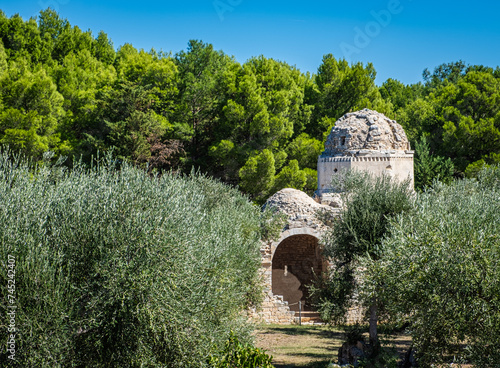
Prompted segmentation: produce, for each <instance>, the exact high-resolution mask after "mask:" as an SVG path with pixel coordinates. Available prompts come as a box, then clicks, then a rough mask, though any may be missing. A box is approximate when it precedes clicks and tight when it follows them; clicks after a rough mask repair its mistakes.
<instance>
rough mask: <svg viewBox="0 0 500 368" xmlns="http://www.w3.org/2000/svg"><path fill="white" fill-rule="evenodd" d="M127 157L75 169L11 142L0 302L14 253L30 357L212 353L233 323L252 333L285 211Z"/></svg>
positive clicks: (155, 363) (0, 160)
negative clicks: (267, 254) (252, 315)
mask: <svg viewBox="0 0 500 368" xmlns="http://www.w3.org/2000/svg"><path fill="white" fill-rule="evenodd" d="M117 162H118V161H117V160H110V159H105V160H102V162H100V163H98V164H95V165H94V166H93V168H92V169H86V168H84V167H83V166H82V165H79V164H74V165H73V168H72V169H71V170H70V171H68V170H66V169H65V168H64V167H63V166H60V165H56V166H50V165H49V164H48V158H46V160H44V161H43V163H42V164H41V165H37V166H30V165H28V164H27V163H25V162H23V161H22V160H20V159H15V158H12V157H9V153H8V152H3V153H1V154H0V202H1V203H2V206H1V207H0V264H1V267H0V300H1V303H0V314H2V315H3V316H6V313H7V311H8V310H7V303H8V299H7V295H8V294H7V285H8V283H7V278H8V275H7V272H8V268H7V261H8V259H9V255H10V256H11V257H15V268H14V269H15V296H16V299H15V305H16V306H17V307H18V308H17V314H16V323H15V324H16V328H17V331H16V332H15V334H16V343H17V346H16V359H17V361H18V362H19V364H20V366H23V367H51V368H52V367H89V366H92V367H145V366H147V367H195V366H196V367H200V366H203V365H204V363H203V362H205V364H208V363H209V362H208V357H209V356H213V357H214V358H218V357H222V356H224V354H226V353H227V351H226V350H225V349H226V347H225V343H226V341H228V340H229V339H230V337H231V336H233V335H231V331H233V332H234V334H235V335H234V336H236V337H237V338H239V339H242V341H246V339H247V338H248V334H247V333H248V327H249V326H247V322H246V318H245V317H244V315H243V314H242V311H244V310H245V309H246V308H247V307H248V306H249V305H250V304H251V303H254V302H255V301H257V300H258V298H259V296H260V289H259V288H260V286H259V285H260V284H259V280H260V278H259V276H258V275H259V274H258V269H259V266H260V253H259V248H260V239H261V236H262V235H268V233H269V231H270V230H272V229H271V228H272V226H268V227H266V228H263V223H269V224H270V225H272V218H271V217H270V216H269V214H265V215H264V216H263V217H262V215H261V212H260V208H258V207H256V206H254V205H252V204H251V203H249V201H248V200H247V198H245V197H244V196H242V195H241V194H240V193H239V192H238V191H237V190H235V189H230V188H228V187H227V186H225V185H224V184H221V183H219V182H216V181H214V180H211V179H208V178H206V177H204V176H200V175H196V174H191V175H188V176H185V177H179V176H175V175H171V174H165V175H162V176H161V177H150V176H148V175H147V174H146V173H145V172H144V171H142V170H140V169H137V168H133V167H131V166H129V165H128V164H123V165H121V167H120V168H119V170H117V168H116V167H114V166H113V165H114V164H116V163H117ZM264 225H265V224H264ZM263 230H264V232H263ZM9 311H10V310H9ZM6 330H7V325H6V324H2V326H1V328H0V332H1V333H0V335H1V337H0V339H1V340H0V341H1V345H2V346H4V347H5V346H6V343H7V337H8V336H9V334H8V333H7V331H6ZM234 336H233V337H234ZM0 359H1V361H3V362H6V361H7V352H6V349H2V351H1V352H0Z"/></svg>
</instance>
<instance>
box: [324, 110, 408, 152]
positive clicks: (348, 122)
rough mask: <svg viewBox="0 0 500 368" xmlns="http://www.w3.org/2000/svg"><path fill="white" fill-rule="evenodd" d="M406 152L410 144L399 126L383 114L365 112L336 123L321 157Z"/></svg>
mask: <svg viewBox="0 0 500 368" xmlns="http://www.w3.org/2000/svg"><path fill="white" fill-rule="evenodd" d="M407 150H410V143H409V142H408V138H407V137H406V134H405V132H404V130H403V127H402V126H401V125H399V124H398V123H397V122H396V121H395V120H391V119H389V118H388V117H387V116H385V115H384V114H381V113H379V112H377V111H373V110H369V109H364V110H361V111H357V112H352V113H348V114H345V115H344V116H342V117H341V118H340V119H339V120H337V121H336V122H335V126H334V127H333V128H332V131H331V132H330V135H329V136H328V138H327V140H326V143H325V151H324V152H323V153H322V155H321V156H322V157H325V156H327V157H334V156H353V155H356V154H359V153H363V151H364V152H365V153H369V152H373V151H378V152H383V153H396V152H395V151H407ZM360 151H361V152H360Z"/></svg>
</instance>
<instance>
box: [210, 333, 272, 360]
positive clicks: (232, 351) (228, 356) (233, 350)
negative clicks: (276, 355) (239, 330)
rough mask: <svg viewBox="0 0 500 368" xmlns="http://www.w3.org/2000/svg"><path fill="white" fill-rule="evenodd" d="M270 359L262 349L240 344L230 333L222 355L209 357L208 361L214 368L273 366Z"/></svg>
mask: <svg viewBox="0 0 500 368" xmlns="http://www.w3.org/2000/svg"><path fill="white" fill-rule="evenodd" d="M271 361H272V357H271V356H269V355H267V354H266V352H265V351H264V350H262V349H259V348H256V347H253V346H251V345H249V344H242V343H241V342H240V341H239V340H238V338H237V337H236V336H235V335H234V334H232V333H231V335H230V337H229V340H228V341H227V342H226V347H225V349H224V353H223V355H222V357H220V358H215V357H211V362H210V363H211V365H212V366H213V367H214V368H234V367H238V368H256V367H258V368H274V366H273V365H272V364H271Z"/></svg>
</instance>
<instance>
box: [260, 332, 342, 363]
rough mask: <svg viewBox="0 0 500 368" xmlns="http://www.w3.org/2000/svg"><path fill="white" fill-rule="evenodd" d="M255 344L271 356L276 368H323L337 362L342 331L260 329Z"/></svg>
mask: <svg viewBox="0 0 500 368" xmlns="http://www.w3.org/2000/svg"><path fill="white" fill-rule="evenodd" d="M255 341H256V345H257V346H258V347H259V348H263V349H265V350H267V353H268V354H269V355H272V356H273V364H274V366H275V367H276V368H288V367H301V368H306V367H307V368H323V367H326V366H327V365H328V363H329V362H335V361H336V360H337V354H338V349H339V347H340V346H341V345H342V331H341V330H340V329H338V330H334V329H331V328H329V327H327V326H309V325H308V326H297V325H262V326H260V327H259V328H258V329H257V332H256V338H255Z"/></svg>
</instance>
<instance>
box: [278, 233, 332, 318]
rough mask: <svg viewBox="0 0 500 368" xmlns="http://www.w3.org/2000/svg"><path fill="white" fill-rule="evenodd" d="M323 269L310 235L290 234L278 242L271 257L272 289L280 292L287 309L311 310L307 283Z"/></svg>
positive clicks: (319, 251) (317, 247)
mask: <svg viewBox="0 0 500 368" xmlns="http://www.w3.org/2000/svg"><path fill="white" fill-rule="evenodd" d="M323 270H324V261H323V258H322V257H321V250H320V248H319V245H318V239H317V238H316V237H314V236H312V235H306V234H302V235H293V236H289V237H287V238H285V239H284V240H283V241H281V243H279V244H278V246H277V248H276V251H275V252H274V256H273V260H272V292H273V294H274V295H282V296H283V300H286V301H287V302H288V305H289V306H290V310H292V311H298V310H299V306H298V302H299V300H300V301H302V306H303V307H302V308H303V310H312V307H311V303H310V300H309V291H308V289H307V285H310V284H311V283H312V282H313V280H314V277H315V275H316V276H320V275H321V273H322V272H323Z"/></svg>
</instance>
